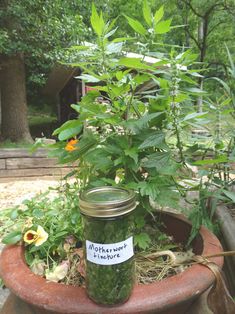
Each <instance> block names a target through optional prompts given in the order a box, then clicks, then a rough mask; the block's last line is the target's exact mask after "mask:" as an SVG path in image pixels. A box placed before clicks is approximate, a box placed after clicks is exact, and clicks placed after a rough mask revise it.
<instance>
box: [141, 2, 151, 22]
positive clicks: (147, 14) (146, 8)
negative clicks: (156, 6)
mask: <svg viewBox="0 0 235 314" xmlns="http://www.w3.org/2000/svg"><path fill="white" fill-rule="evenodd" d="M143 15H144V19H145V21H146V23H147V24H148V26H150V27H151V25H152V14H151V9H150V6H149V4H148V2H147V0H144V3H143Z"/></svg>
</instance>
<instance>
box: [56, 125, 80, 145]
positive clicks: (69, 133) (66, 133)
mask: <svg viewBox="0 0 235 314" xmlns="http://www.w3.org/2000/svg"><path fill="white" fill-rule="evenodd" d="M82 128H83V126H82V125H81V123H80V125H77V126H75V127H73V128H68V129H65V130H63V131H61V132H60V134H59V136H58V138H59V140H60V141H64V140H67V139H69V138H72V137H75V136H76V135H78V134H79V133H80V132H81V131H82Z"/></svg>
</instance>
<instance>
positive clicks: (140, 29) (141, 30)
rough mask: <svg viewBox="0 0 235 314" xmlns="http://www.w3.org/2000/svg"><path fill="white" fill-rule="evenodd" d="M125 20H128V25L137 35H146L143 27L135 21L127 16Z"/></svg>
mask: <svg viewBox="0 0 235 314" xmlns="http://www.w3.org/2000/svg"><path fill="white" fill-rule="evenodd" d="M125 18H126V19H127V20H128V23H129V25H130V26H131V27H132V28H133V29H134V31H136V32H137V33H138V34H141V35H146V34H147V30H146V29H145V28H144V26H143V25H142V24H141V23H140V22H139V21H137V20H134V19H132V18H130V17H129V16H126V15H125Z"/></svg>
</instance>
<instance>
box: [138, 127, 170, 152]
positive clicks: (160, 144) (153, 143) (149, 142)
mask: <svg viewBox="0 0 235 314" xmlns="http://www.w3.org/2000/svg"><path fill="white" fill-rule="evenodd" d="M148 147H157V148H162V149H166V148H167V146H166V143H165V135H164V134H163V133H162V132H161V131H156V132H154V134H152V135H150V136H148V138H147V139H146V140H144V142H143V143H142V144H141V145H140V146H139V149H144V148H148Z"/></svg>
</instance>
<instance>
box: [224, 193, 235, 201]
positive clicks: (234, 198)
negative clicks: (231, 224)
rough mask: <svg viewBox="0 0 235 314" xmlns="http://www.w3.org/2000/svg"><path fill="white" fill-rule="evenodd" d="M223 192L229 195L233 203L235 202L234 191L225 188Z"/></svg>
mask: <svg viewBox="0 0 235 314" xmlns="http://www.w3.org/2000/svg"><path fill="white" fill-rule="evenodd" d="M223 193H224V194H225V195H226V196H227V197H228V198H230V199H231V200H232V201H233V203H234V204H235V193H234V192H230V191H227V190H223Z"/></svg>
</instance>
